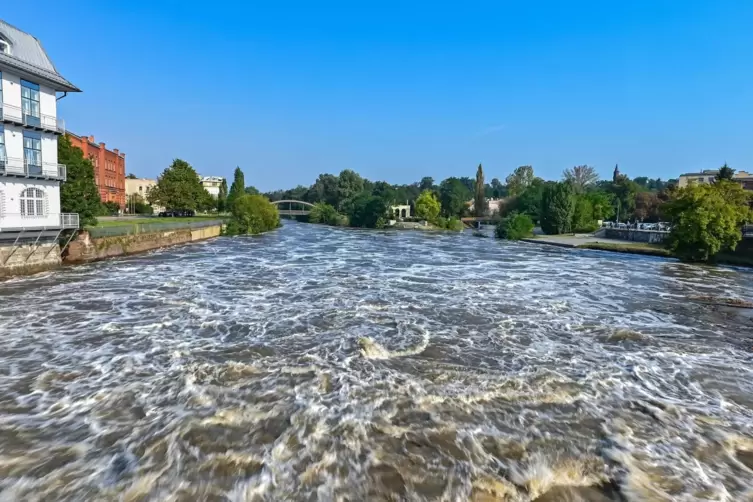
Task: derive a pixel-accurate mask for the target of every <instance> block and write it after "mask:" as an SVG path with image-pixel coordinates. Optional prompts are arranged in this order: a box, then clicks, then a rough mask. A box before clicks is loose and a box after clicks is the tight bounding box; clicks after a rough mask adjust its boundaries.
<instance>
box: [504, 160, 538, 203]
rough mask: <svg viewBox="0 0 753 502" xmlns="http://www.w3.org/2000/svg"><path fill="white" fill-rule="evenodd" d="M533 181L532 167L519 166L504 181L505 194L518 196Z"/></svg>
mask: <svg viewBox="0 0 753 502" xmlns="http://www.w3.org/2000/svg"><path fill="white" fill-rule="evenodd" d="M533 179H534V178H533V167H531V166H520V167H518V168H517V169H515V171H513V172H512V174H510V175H509V176H508V177H507V178H506V179H505V183H507V192H508V193H509V194H510V195H512V196H516V195H520V194H521V193H522V192H523V190H525V189H526V188H528V187H529V186H530V185H531V183H533Z"/></svg>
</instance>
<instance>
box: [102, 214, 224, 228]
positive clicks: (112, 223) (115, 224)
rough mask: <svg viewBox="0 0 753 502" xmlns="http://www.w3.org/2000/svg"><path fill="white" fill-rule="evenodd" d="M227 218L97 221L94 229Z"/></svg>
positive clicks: (198, 217)
mask: <svg viewBox="0 0 753 502" xmlns="http://www.w3.org/2000/svg"><path fill="white" fill-rule="evenodd" d="M224 218H225V217H223V216H194V217H193V218H159V217H154V218H132V219H127V218H123V219H117V220H102V219H99V220H97V225H96V227H93V228H101V227H123V226H131V225H142V224H146V223H148V224H158V223H178V222H184V221H203V220H222V219H224Z"/></svg>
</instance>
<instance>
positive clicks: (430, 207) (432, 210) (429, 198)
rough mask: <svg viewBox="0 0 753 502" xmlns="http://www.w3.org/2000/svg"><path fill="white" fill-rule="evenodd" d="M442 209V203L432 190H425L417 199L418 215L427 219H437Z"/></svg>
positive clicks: (431, 220)
mask: <svg viewBox="0 0 753 502" xmlns="http://www.w3.org/2000/svg"><path fill="white" fill-rule="evenodd" d="M441 209H442V205H441V204H440V203H439V200H438V199H437V196H436V195H434V192H432V191H431V190H424V191H423V192H421V195H419V196H418V198H417V199H416V216H418V217H419V218H422V219H424V220H426V221H429V222H434V221H436V220H437V217H439V212H440V211H441Z"/></svg>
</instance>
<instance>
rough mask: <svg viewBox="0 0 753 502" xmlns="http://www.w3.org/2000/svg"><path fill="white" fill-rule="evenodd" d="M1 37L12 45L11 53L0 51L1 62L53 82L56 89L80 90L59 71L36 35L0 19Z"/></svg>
mask: <svg viewBox="0 0 753 502" xmlns="http://www.w3.org/2000/svg"><path fill="white" fill-rule="evenodd" d="M0 39H2V40H4V41H6V42H7V43H8V45H10V54H5V53H2V52H0V64H2V65H6V66H9V67H12V68H14V69H16V70H19V72H21V73H26V74H30V75H32V76H36V77H40V78H43V79H45V80H47V81H48V82H50V83H51V84H53V87H54V88H55V90H58V91H71V92H80V89H79V88H78V87H76V86H75V85H73V84H72V83H70V82H69V81H67V80H66V79H65V78H63V76H62V75H60V74H59V73H58V71H57V69H56V68H55V65H54V64H52V60H51V59H50V57H49V56H48V55H47V52H46V51H45V50H44V47H42V44H41V43H40V42H39V40H37V39H36V37H34V36H32V35H30V34H28V33H26V32H25V31H21V30H19V29H18V28H16V27H15V26H13V25H10V24H8V23H6V22H5V21H3V20H2V19H0Z"/></svg>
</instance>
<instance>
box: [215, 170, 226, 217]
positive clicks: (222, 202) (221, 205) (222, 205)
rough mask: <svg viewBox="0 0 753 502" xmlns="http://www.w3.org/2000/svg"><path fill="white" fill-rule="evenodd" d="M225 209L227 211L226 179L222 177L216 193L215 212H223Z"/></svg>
mask: <svg viewBox="0 0 753 502" xmlns="http://www.w3.org/2000/svg"><path fill="white" fill-rule="evenodd" d="M225 211H227V180H226V179H225V178H222V183H221V184H220V193H219V194H218V195H217V212H219V213H224V212H225Z"/></svg>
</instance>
